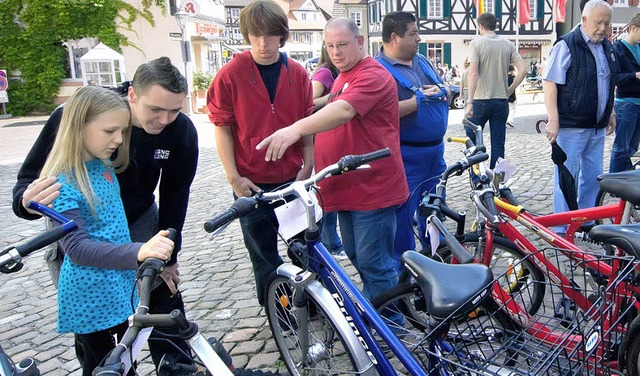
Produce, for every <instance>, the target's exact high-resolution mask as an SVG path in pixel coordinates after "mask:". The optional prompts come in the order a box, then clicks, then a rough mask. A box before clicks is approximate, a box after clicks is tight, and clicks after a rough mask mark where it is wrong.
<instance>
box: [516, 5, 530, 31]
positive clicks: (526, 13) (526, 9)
mask: <svg viewBox="0 0 640 376" xmlns="http://www.w3.org/2000/svg"><path fill="white" fill-rule="evenodd" d="M518 7H520V9H519V10H520V13H519V16H518V24H520V25H526V24H528V23H529V20H530V19H531V6H530V5H529V0H518Z"/></svg>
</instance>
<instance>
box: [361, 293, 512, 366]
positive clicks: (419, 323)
mask: <svg viewBox="0 0 640 376" xmlns="http://www.w3.org/2000/svg"><path fill="white" fill-rule="evenodd" d="M423 298H424V297H423V294H422V291H421V290H420V287H419V286H418V285H417V284H415V283H408V282H405V283H401V284H399V285H397V286H396V287H394V288H392V289H389V290H387V291H385V292H383V293H382V294H381V295H379V296H378V297H377V298H376V299H374V301H373V303H372V304H373V306H374V308H375V309H376V310H377V311H378V312H379V313H380V315H381V316H382V317H383V320H384V321H385V323H386V324H387V326H389V328H390V329H391V330H392V332H394V333H395V334H396V336H397V337H398V338H399V339H400V341H401V342H402V343H403V344H404V345H405V347H406V348H407V350H408V351H409V352H411V354H412V355H413V357H414V358H415V359H416V360H417V361H418V362H419V363H420V364H421V366H422V367H423V369H425V370H427V371H429V372H432V373H433V374H438V375H439V374H451V375H453V374H459V372H460V371H464V372H466V370H467V369H466V368H464V367H463V368H460V364H459V363H458V362H457V361H455V360H453V359H449V360H446V358H447V354H444V353H440V354H438V355H437V356H436V357H437V358H439V359H440V360H438V362H437V364H435V363H434V364H431V359H433V353H431V354H430V353H429V346H430V345H431V343H432V339H431V338H430V335H432V334H433V332H432V331H431V330H432V328H430V326H429V320H431V318H430V316H429V314H428V312H426V310H424V308H423V307H421V306H420V304H421V303H420V301H421V300H422V299H423ZM416 302H418V303H416ZM483 309H484V310H490V311H491V312H492V314H491V320H492V322H493V321H495V323H496V325H492V327H491V328H488V327H483V329H484V330H483V333H480V336H478V335H477V334H478V333H474V334H471V335H469V333H465V332H463V331H462V330H460V329H459V328H461V327H463V325H461V326H458V325H451V326H450V328H449V335H448V337H449V338H451V339H452V340H453V341H457V342H458V343H460V342H463V341H468V340H469V338H471V342H472V343H470V344H466V345H465V348H467V350H470V351H469V352H468V354H467V355H468V356H469V359H472V358H473V357H474V355H473V354H472V352H474V351H475V352H480V353H482V352H483V351H484V350H486V348H496V349H497V348H499V347H500V345H499V344H498V343H497V342H496V341H499V340H501V338H504V337H505V336H508V335H510V333H515V332H517V331H518V327H517V326H516V324H515V323H514V322H513V321H512V320H511V319H510V318H509V317H508V316H507V315H506V314H503V313H502V312H501V311H500V310H498V309H497V305H496V304H495V302H493V300H492V299H490V298H488V299H486V301H485V302H484V303H483V304H482V305H481V308H479V309H476V310H475V311H473V312H472V313H471V314H469V315H468V316H467V317H466V318H462V319H458V320H457V322H462V321H467V320H483V317H487V318H488V317H489V316H487V315H481V314H480V313H479V312H480V310H483ZM391 313H398V314H401V315H403V316H404V318H405V320H404V323H403V324H402V325H398V323H397V321H391V320H389V319H385V317H388V316H390V314H391ZM497 333H502V334H499V335H498V334H497ZM461 338H465V340H463V341H461V340H460V339H461ZM378 340H379V341H382V340H381V339H378ZM382 345H383V346H384V344H382ZM461 355H462V353H461V352H460V350H456V351H453V352H452V353H451V354H449V356H451V357H459V356H461ZM388 357H389V358H390V360H391V362H392V365H393V366H394V369H396V370H398V371H399V373H400V374H403V373H405V372H406V370H405V369H404V368H403V366H402V364H401V363H400V361H399V360H397V359H395V357H394V356H393V354H389V355H388ZM505 362H508V363H514V359H513V358H511V357H508V356H507V357H506V358H505ZM512 365H513V364H505V365H504V366H505V367H509V366H512ZM432 373H429V374H432ZM479 373H481V374H483V373H482V372H479ZM464 374H466V373H464Z"/></svg>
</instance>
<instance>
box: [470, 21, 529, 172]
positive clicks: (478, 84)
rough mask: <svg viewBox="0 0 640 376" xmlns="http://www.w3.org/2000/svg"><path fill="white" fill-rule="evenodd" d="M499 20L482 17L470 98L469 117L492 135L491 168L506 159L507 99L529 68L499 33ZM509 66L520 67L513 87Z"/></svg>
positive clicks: (473, 48) (475, 44)
mask: <svg viewBox="0 0 640 376" xmlns="http://www.w3.org/2000/svg"><path fill="white" fill-rule="evenodd" d="M497 21H498V20H497V18H496V16H494V15H493V14H491V13H483V14H481V15H480V17H478V30H479V32H480V37H479V38H476V39H474V40H473V41H472V42H471V44H470V47H471V52H470V54H469V63H470V65H469V98H468V100H467V103H466V113H465V116H466V117H467V118H469V120H470V121H471V122H473V123H475V124H477V125H480V126H482V127H483V128H484V126H485V124H486V123H487V121H488V122H489V127H490V128H489V130H490V135H491V168H493V167H494V166H495V164H496V161H497V160H498V158H499V157H502V158H504V140H505V134H506V124H507V117H508V116H509V104H508V102H507V98H509V96H510V95H511V94H512V93H513V92H515V90H516V88H517V87H518V85H520V83H521V82H522V80H524V77H525V74H526V73H527V66H526V64H525V62H524V60H522V57H521V56H520V54H519V53H518V50H517V49H516V46H515V45H514V44H513V43H511V42H510V41H509V40H508V39H506V38H504V37H502V36H499V35H497V34H496V32H495V30H496V24H497ZM509 64H513V65H514V66H515V67H516V68H517V72H518V73H517V74H516V78H515V79H514V81H513V83H512V84H511V85H510V86H509V85H508V84H507V73H508V70H509ZM467 136H468V137H469V138H470V139H471V140H472V141H474V142H475V134H473V132H471V131H470V130H468V129H467Z"/></svg>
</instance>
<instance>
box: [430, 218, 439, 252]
mask: <svg viewBox="0 0 640 376" xmlns="http://www.w3.org/2000/svg"><path fill="white" fill-rule="evenodd" d="M427 234H429V242H430V243H431V256H435V255H436V251H437V250H438V247H439V246H440V232H439V231H438V229H437V228H436V226H434V225H433V223H431V221H429V223H427Z"/></svg>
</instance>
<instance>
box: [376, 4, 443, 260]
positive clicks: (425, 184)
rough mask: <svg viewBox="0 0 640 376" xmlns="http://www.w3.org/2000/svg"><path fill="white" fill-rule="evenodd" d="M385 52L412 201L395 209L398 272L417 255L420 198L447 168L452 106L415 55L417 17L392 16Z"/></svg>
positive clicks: (427, 66) (384, 32)
mask: <svg viewBox="0 0 640 376" xmlns="http://www.w3.org/2000/svg"><path fill="white" fill-rule="evenodd" d="M382 42H383V44H382V49H381V50H380V52H379V53H378V55H377V56H376V59H377V60H378V61H379V62H380V63H381V64H382V65H383V66H384V67H385V68H386V69H387V70H388V71H389V72H390V73H391V74H392V75H393V77H394V78H395V81H396V84H397V85H398V99H399V102H398V108H399V112H400V149H401V153H402V162H403V164H404V170H405V173H406V176H407V182H408V184H409V191H410V192H411V193H410V195H409V199H408V200H407V202H405V203H404V204H403V205H402V206H400V207H399V208H398V209H396V220H397V232H396V239H395V244H394V252H393V258H394V260H395V262H396V267H398V269H399V270H400V268H402V266H401V265H400V256H401V255H402V253H403V252H405V251H407V250H411V249H415V240H414V236H413V217H414V215H415V213H416V210H417V208H418V203H419V202H420V199H421V197H422V194H423V193H425V192H429V191H430V190H432V189H433V187H434V186H435V185H436V183H437V182H438V179H437V177H438V176H439V175H440V174H442V172H443V171H444V169H445V168H446V164H445V161H444V143H443V142H442V139H443V137H444V134H445V132H446V131H447V121H448V118H449V105H448V103H449V102H448V101H447V96H448V94H449V93H448V91H447V90H448V89H447V88H446V87H445V84H444V82H443V81H442V79H441V78H440V77H439V75H438V73H437V71H436V69H434V67H433V66H432V65H431V63H429V61H428V60H427V58H426V57H424V56H422V55H420V54H418V53H416V52H417V50H418V43H419V42H420V36H419V35H418V26H417V24H416V19H415V17H414V16H413V15H412V14H411V13H408V12H391V13H389V14H387V15H386V16H385V17H384V20H383V21H382ZM425 222H426V221H425V218H424V217H422V218H419V220H418V227H419V236H420V238H421V239H423V238H424V235H425V229H426V224H425Z"/></svg>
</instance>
